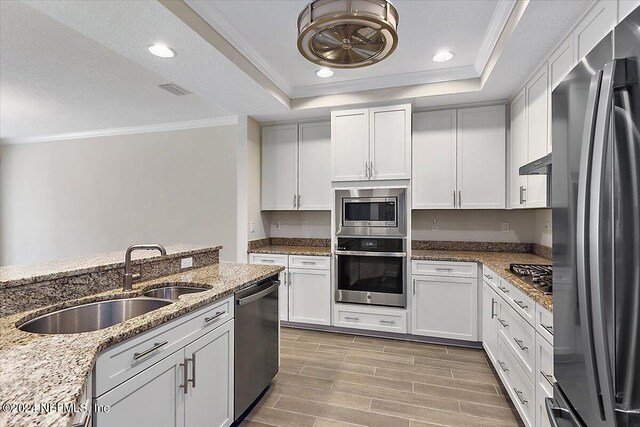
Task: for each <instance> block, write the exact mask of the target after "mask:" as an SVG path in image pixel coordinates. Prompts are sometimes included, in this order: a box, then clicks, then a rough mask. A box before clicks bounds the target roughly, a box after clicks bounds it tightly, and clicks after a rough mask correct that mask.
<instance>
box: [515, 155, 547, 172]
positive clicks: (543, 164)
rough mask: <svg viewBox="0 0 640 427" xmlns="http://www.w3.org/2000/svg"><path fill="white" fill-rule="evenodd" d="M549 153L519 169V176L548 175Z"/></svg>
mask: <svg viewBox="0 0 640 427" xmlns="http://www.w3.org/2000/svg"><path fill="white" fill-rule="evenodd" d="M550 174H551V153H549V154H547V155H546V156H544V157H542V158H540V159H537V160H534V161H533V162H531V163H527V164H526V165H524V166H521V167H520V175H550Z"/></svg>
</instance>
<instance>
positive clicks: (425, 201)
mask: <svg viewBox="0 0 640 427" xmlns="http://www.w3.org/2000/svg"><path fill="white" fill-rule="evenodd" d="M456 117H457V112H456V110H446V111H432V112H425V113H416V114H414V116H413V166H412V171H413V181H412V184H413V189H412V194H413V208H414V209H454V208H455V198H456V197H457V196H456Z"/></svg>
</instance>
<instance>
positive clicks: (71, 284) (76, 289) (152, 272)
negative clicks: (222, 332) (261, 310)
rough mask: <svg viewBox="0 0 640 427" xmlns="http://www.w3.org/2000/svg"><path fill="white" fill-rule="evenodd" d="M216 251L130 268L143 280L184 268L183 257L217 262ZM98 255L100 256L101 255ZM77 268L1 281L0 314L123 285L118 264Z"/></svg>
mask: <svg viewBox="0 0 640 427" xmlns="http://www.w3.org/2000/svg"><path fill="white" fill-rule="evenodd" d="M219 253H220V247H211V248H209V249H205V250H203V249H198V250H196V251H183V252H177V253H173V254H170V255H168V256H166V257H153V258H150V259H148V260H144V259H143V260H137V261H134V262H133V263H132V265H133V268H132V270H133V272H134V273H141V274H142V280H151V279H156V278H158V277H162V276H167V275H170V274H174V273H178V272H180V271H183V270H181V268H180V260H181V259H182V258H184V257H191V258H193V266H192V267H190V268H197V267H203V266H205V265H210V264H215V263H217V262H219ZM98 258H99V259H102V258H101V257H100V256H98ZM34 268H35V269H37V268H38V267H34ZM87 270H88V271H87ZM80 271H81V272H80V273H78V274H70V273H68V272H63V271H60V272H57V273H51V274H49V275H48V276H42V277H48V279H43V280H38V281H35V282H30V283H23V284H20V283H21V282H24V281H25V280H27V278H23V279H20V280H18V281H13V282H12V281H3V282H1V283H0V285H1V286H0V301H1V302H2V304H0V317H3V316H8V315H10V314H14V313H19V312H22V311H26V310H30V309H34V308H38V307H44V306H47V305H52V304H57V303H59V302H63V301H68V300H72V299H77V298H83V297H86V296H89V295H93V294H96V293H100V292H104V291H108V290H110V289H117V288H120V287H122V281H123V278H124V268H123V266H122V265H120V264H116V265H115V266H110V267H108V268H104V266H96V267H94V268H87V269H83V270H80Z"/></svg>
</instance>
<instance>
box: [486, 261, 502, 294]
mask: <svg viewBox="0 0 640 427" xmlns="http://www.w3.org/2000/svg"><path fill="white" fill-rule="evenodd" d="M499 279H500V277H499V276H498V275H497V274H496V273H494V272H493V271H492V270H491V269H490V268H487V267H485V266H483V267H482V280H484V281H485V282H487V283H488V284H489V285H491V287H492V288H494V289H498V284H499Z"/></svg>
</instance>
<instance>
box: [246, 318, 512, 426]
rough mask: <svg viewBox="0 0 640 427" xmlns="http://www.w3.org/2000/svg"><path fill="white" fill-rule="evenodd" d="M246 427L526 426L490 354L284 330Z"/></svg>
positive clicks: (479, 351)
mask: <svg viewBox="0 0 640 427" xmlns="http://www.w3.org/2000/svg"><path fill="white" fill-rule="evenodd" d="M280 344H281V365H280V371H279V373H278V374H277V375H276V377H275V379H274V380H273V382H272V384H271V386H270V388H269V390H268V391H267V392H266V393H265V395H264V396H263V397H262V399H261V400H260V401H259V402H258V404H257V405H256V406H255V408H254V409H253V410H252V411H251V412H250V413H249V415H248V416H247V417H246V418H245V420H244V421H243V422H242V423H241V424H240V426H244V427H268V426H272V427H354V426H369V427H387V426H388V427H427V426H452V427H454V426H455V427H467V426H469V427H471V426H521V425H523V424H522V422H521V421H520V418H519V416H518V414H517V413H516V410H515V408H514V407H513V406H512V404H511V402H510V401H509V398H508V397H505V390H504V389H503V388H502V386H501V385H500V381H499V380H498V378H497V377H496V375H495V373H494V372H493V370H492V368H491V367H490V366H489V363H488V360H487V358H486V355H485V353H484V351H483V350H476V349H467V348H458V347H451V346H444V345H436V344H422V343H413V342H407V341H399V340H391V339H378V338H368V337H361V336H354V335H345V334H337V333H332V332H318V331H308V330H303V329H292V328H282V330H281V341H280Z"/></svg>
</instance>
